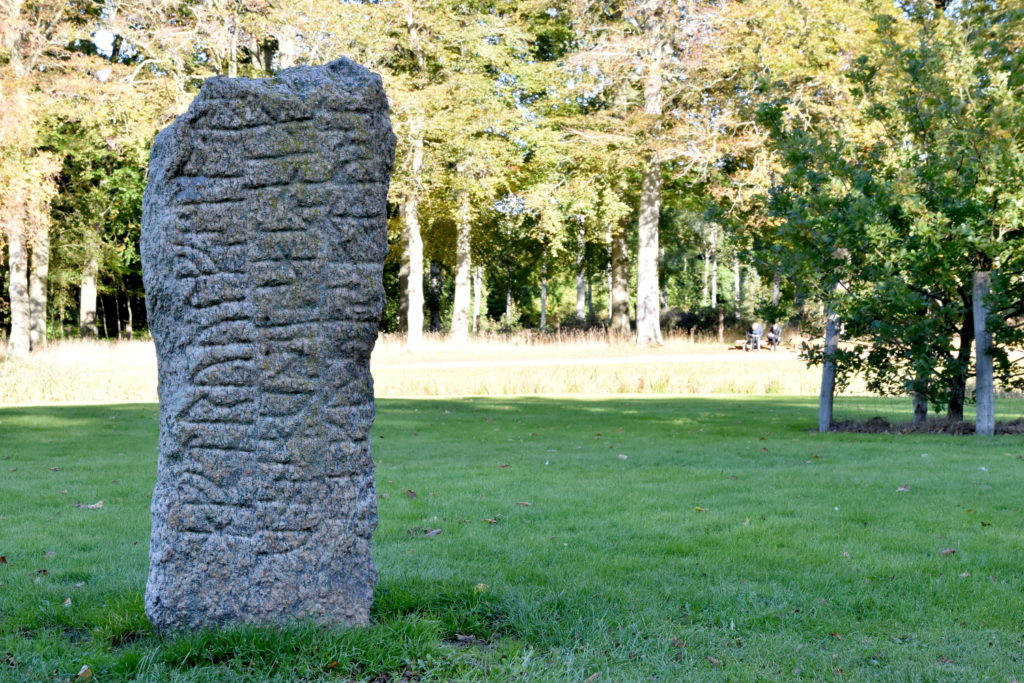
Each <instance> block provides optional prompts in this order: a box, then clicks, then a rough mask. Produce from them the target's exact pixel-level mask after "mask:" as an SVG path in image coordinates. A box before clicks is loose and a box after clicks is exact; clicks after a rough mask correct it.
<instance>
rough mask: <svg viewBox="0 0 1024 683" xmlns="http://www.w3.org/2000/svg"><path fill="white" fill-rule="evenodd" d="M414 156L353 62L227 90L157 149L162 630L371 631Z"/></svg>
mask: <svg viewBox="0 0 1024 683" xmlns="http://www.w3.org/2000/svg"><path fill="white" fill-rule="evenodd" d="M394 145H395V139H394V135H393V134H392V132H391V126H390V122H389V119H388V108H387V101H386V99H385V96H384V91H383V88H382V86H381V81H380V78H379V77H378V76H376V75H375V74H373V73H371V72H369V71H367V70H366V69H364V68H362V67H360V66H358V65H357V64H354V63H353V62H350V61H348V60H338V61H336V62H332V63H331V64H328V65H326V66H323V67H296V68H294V69H288V70H286V71H284V72H282V73H281V74H280V75H279V76H277V77H276V78H266V79H255V80H250V79H242V78H236V79H228V78H213V79H210V80H208V81H207V82H206V83H205V84H204V85H203V88H202V91H201V92H200V94H199V96H198V97H196V99H195V101H194V102H193V103H192V106H191V107H190V108H189V110H188V112H186V113H185V114H183V115H182V116H181V117H180V118H178V120H177V121H175V122H174V123H173V124H172V125H171V126H169V127H168V128H166V129H165V130H163V131H162V132H161V133H160V134H159V135H158V136H157V138H156V140H155V142H154V144H153V150H152V154H151V158H150V171H149V174H150V175H149V184H148V186H147V188H146V195H145V198H144V200H143V231H142V259H143V271H144V280H145V287H146V294H147V305H148V308H149V319H150V324H151V328H152V332H153V338H154V339H155V341H156V347H157V354H158V362H159V373H160V460H159V466H158V472H157V484H156V491H155V493H154V497H153V508H152V510H153V532H152V544H151V548H150V574H149V583H148V585H147V587H146V613H147V615H148V616H149V618H150V620H152V622H153V623H154V624H155V625H156V626H157V627H158V628H161V629H175V628H184V627H196V626H206V625H215V624H222V623H232V622H236V623H237V622H281V621H286V620H289V619H293V618H309V619H314V620H317V621H322V622H332V623H334V622H338V623H350V624H358V623H364V622H366V621H367V619H368V615H369V609H370V604H371V602H372V598H373V586H374V582H375V579H376V572H375V569H374V566H373V560H372V558H371V555H370V537H371V534H372V532H373V530H374V527H375V526H376V522H377V511H376V502H375V493H374V483H373V461H372V458H371V455H370V441H369V435H368V432H369V429H370V426H371V424H372V422H373V417H374V403H373V384H372V379H371V377H370V370H369V357H370V352H371V350H372V348H373V344H374V340H375V339H376V335H377V329H378V322H379V317H380V314H381V310H382V308H383V304H384V289H383V281H382V273H383V262H384V256H385V253H386V252H387V235H386V226H385V219H386V202H387V190H388V179H389V174H390V171H391V165H392V161H393V157H394Z"/></svg>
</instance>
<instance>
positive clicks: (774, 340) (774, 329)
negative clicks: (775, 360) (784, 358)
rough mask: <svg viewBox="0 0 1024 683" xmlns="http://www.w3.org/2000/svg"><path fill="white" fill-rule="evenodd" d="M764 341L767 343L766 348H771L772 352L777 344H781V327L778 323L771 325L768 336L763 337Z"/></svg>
mask: <svg viewBox="0 0 1024 683" xmlns="http://www.w3.org/2000/svg"><path fill="white" fill-rule="evenodd" d="M765 340H766V341H767V342H768V346H770V347H771V349H772V351H774V350H775V349H777V348H778V347H779V344H781V343H782V325H780V324H779V323H773V324H772V326H771V327H770V328H769V329H768V336H767V337H765Z"/></svg>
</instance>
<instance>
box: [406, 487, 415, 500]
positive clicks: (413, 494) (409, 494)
mask: <svg viewBox="0 0 1024 683" xmlns="http://www.w3.org/2000/svg"><path fill="white" fill-rule="evenodd" d="M405 495H406V496H408V497H409V498H415V497H416V492H415V491H413V490H412V489H406V491H405Z"/></svg>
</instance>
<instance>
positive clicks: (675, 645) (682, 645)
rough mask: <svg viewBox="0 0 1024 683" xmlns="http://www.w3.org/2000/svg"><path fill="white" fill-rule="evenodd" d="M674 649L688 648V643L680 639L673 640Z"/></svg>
mask: <svg viewBox="0 0 1024 683" xmlns="http://www.w3.org/2000/svg"><path fill="white" fill-rule="evenodd" d="M672 647H686V643H684V642H683V641H681V640H679V639H678V638H673V639H672Z"/></svg>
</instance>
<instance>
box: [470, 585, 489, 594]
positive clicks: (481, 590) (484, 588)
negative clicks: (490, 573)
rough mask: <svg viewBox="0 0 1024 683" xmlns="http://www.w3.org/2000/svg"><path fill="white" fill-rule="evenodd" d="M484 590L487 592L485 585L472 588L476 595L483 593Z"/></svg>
mask: <svg viewBox="0 0 1024 683" xmlns="http://www.w3.org/2000/svg"><path fill="white" fill-rule="evenodd" d="M485 590H487V584H486V583H478V584H477V585H475V586H473V591H474V592H476V593H483V592H484V591H485Z"/></svg>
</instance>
